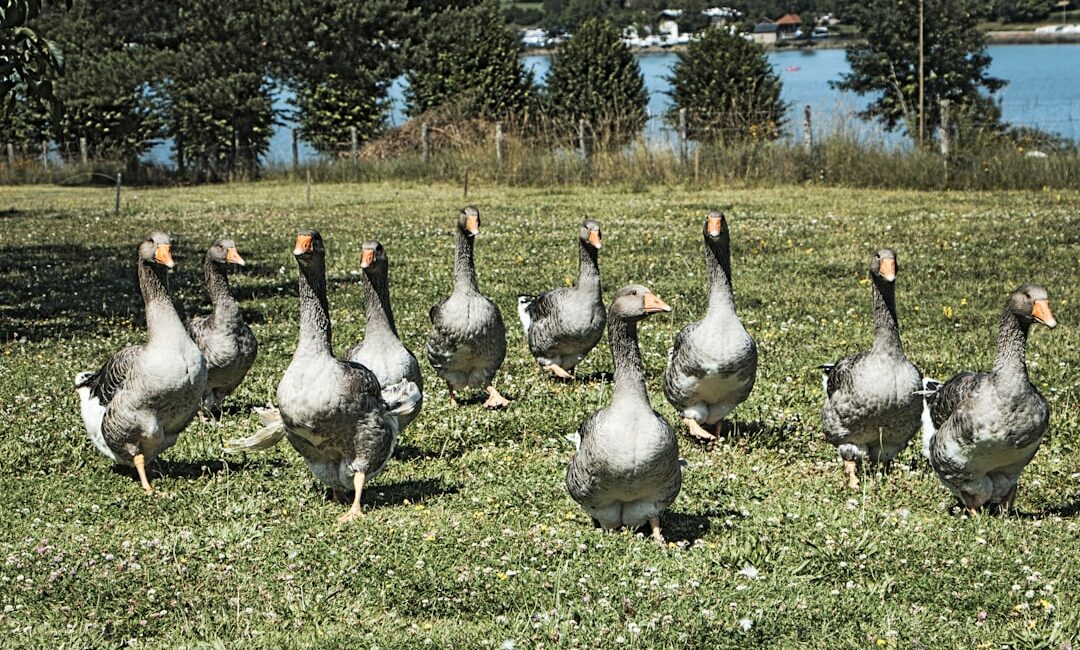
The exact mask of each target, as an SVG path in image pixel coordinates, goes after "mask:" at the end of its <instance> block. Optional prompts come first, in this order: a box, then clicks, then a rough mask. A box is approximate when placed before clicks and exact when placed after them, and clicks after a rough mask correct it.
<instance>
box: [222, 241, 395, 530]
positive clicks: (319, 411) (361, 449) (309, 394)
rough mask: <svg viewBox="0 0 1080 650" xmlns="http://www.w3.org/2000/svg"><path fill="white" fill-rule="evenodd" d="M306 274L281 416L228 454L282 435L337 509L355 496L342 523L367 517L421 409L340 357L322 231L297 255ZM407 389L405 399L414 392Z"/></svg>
mask: <svg viewBox="0 0 1080 650" xmlns="http://www.w3.org/2000/svg"><path fill="white" fill-rule="evenodd" d="M293 255H294V256H295V257H296V263H297V266H299V268H300V338H299V340H298V341H297V344H296V352H295V353H294V354H293V358H292V362H291V363H290V364H289V367H288V369H286V370H285V375H284V376H282V378H281V382H280V383H279V384H278V390H277V409H276V410H271V411H267V412H264V413H263V416H262V419H263V421H264V423H265V424H266V426H264V427H263V428H262V429H260V430H259V431H258V432H257V433H255V435H253V436H251V437H249V438H245V439H241V440H234V441H231V442H230V443H229V444H228V446H227V448H226V451H229V452H237V451H244V450H251V449H265V448H267V447H270V446H272V445H273V444H275V443H276V442H277V441H278V440H280V439H281V437H282V435H285V436H287V437H288V439H289V442H290V443H291V444H292V446H293V447H294V448H295V449H296V450H297V451H298V452H300V455H301V456H303V457H304V461H305V462H306V463H307V466H308V468H310V469H311V472H312V473H313V474H315V476H316V477H317V478H318V479H319V480H320V481H322V482H323V483H325V484H326V485H328V486H329V487H330V489H331V491H332V492H333V496H334V500H335V501H338V502H340V501H342V500H343V499H342V494H343V493H344V492H348V491H350V490H351V491H352V492H353V500H352V507H351V508H350V509H349V511H348V512H346V513H345V514H343V515H342V516H341V517H340V518H339V521H343V522H344V521H349V520H351V519H354V518H356V517H360V516H362V514H363V513H362V511H361V508H360V495H361V492H362V491H363V489H364V485H365V483H366V482H367V481H370V480H371V479H372V478H374V477H375V476H376V475H377V474H378V473H379V472H381V471H382V469H383V467H385V466H386V462H387V461H388V460H389V459H390V455H391V454H392V453H393V451H394V444H395V442H396V439H397V434H398V431H399V429H400V424H399V418H400V417H407V416H408V415H410V414H411V409H413V408H415V407H416V403H415V402H412V401H410V400H409V399H407V398H404V399H401V400H394V401H392V402H387V401H385V400H386V397H384V395H383V394H382V390H381V387H380V386H379V380H378V379H377V378H376V377H375V374H374V373H372V372H371V370H369V369H367V368H365V367H364V366H362V365H360V364H358V363H351V362H347V361H341V360H339V359H337V358H336V357H335V356H334V352H333V342H332V332H331V326H330V310H329V306H328V304H327V299H326V253H325V249H324V247H323V240H322V237H321V236H320V235H319V233H318V232H317V231H315V230H302V231H300V232H299V233H298V234H297V236H296V247H295V248H294V249H293ZM415 390H416V387H415V386H411V387H409V386H404V387H403V390H402V395H403V396H404V395H405V394H406V393H410V394H411V393H412V392H415Z"/></svg>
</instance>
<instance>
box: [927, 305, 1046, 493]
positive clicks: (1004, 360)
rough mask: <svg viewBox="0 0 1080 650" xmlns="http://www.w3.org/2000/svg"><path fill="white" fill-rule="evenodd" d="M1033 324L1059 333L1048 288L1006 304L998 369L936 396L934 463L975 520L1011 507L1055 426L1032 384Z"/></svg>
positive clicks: (960, 380) (968, 375)
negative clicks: (987, 510)
mask: <svg viewBox="0 0 1080 650" xmlns="http://www.w3.org/2000/svg"><path fill="white" fill-rule="evenodd" d="M1032 323H1042V324H1043V325H1045V326H1047V327H1049V328H1051V329H1053V328H1054V327H1056V326H1057V321H1056V320H1055V319H1054V315H1053V313H1052V312H1051V311H1050V301H1049V298H1048V296H1047V293H1046V289H1043V288H1042V287H1039V286H1036V285H1033V284H1025V285H1022V286H1020V287H1018V288H1017V289H1016V291H1015V292H1013V294H1012V295H1011V296H1010V297H1009V301H1008V302H1007V303H1006V304H1005V310H1004V312H1003V313H1002V315H1001V325H1000V328H999V329H998V338H997V357H996V358H995V359H994V367H993V369H992V370H991V371H990V372H988V373H986V372H979V373H976V372H961V373H960V374H958V375H956V376H955V377H953V378H952V379H950V380H949V381H947V382H945V383H944V384H942V385H940V386H939V387H938V388H937V390H936V392H934V393H933V394H932V395H930V396H929V402H930V418H931V420H932V423H933V426H934V427H935V428H936V431H934V430H931V431H930V433H929V437H930V440H929V442H928V444H927V448H928V450H929V456H930V464H931V465H932V466H933V468H934V471H935V472H936V473H937V475H938V478H940V479H941V482H942V483H944V484H945V487H947V488H949V491H951V492H952V493H953V494H954V495H956V497H957V498H958V499H960V501H961V502H962V503H963V504H964V507H965V508H967V509H968V511H969V512H971V513H974V512H975V511H976V510H977V509H978V508H980V507H982V506H984V505H996V506H998V507H999V508H1000V509H1001V510H1002V511H1005V512H1007V511H1008V510H1009V509H1010V508H1012V506H1013V503H1014V502H1015V500H1016V485H1017V482H1018V481H1019V480H1020V473H1021V472H1022V471H1023V469H1024V467H1026V466H1027V464H1028V463H1030V462H1031V459H1032V458H1034V456H1035V452H1036V451H1038V449H1039V444H1040V443H1041V442H1042V438H1043V434H1045V433H1046V427H1047V424H1048V423H1049V421H1050V407H1049V405H1047V403H1046V399H1044V398H1043V396H1042V395H1040V394H1039V391H1038V389H1036V388H1035V386H1033V385H1032V384H1031V381H1030V380H1029V379H1028V373H1027V363H1026V357H1027V337H1028V330H1029V329H1030V327H1031V324H1032Z"/></svg>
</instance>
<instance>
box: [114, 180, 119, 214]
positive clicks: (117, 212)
mask: <svg viewBox="0 0 1080 650" xmlns="http://www.w3.org/2000/svg"><path fill="white" fill-rule="evenodd" d="M120 180H121V174H120V172H116V205H115V206H113V213H114V214H120Z"/></svg>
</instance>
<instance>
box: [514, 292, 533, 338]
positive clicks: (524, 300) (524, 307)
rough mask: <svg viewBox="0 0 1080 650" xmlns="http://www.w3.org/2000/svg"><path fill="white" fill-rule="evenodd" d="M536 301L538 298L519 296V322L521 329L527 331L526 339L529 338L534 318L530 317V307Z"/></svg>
mask: <svg viewBox="0 0 1080 650" xmlns="http://www.w3.org/2000/svg"><path fill="white" fill-rule="evenodd" d="M534 300H536V296H526V295H521V296H518V306H517V311H518V320H520V321H521V328H522V329H523V330H525V338H528V337H529V328H530V327H532V316H529V307H530V306H531V305H532V304H533V301H534Z"/></svg>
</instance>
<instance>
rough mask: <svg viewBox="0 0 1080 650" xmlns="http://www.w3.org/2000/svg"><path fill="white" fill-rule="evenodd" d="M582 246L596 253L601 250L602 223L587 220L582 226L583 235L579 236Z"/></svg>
mask: <svg viewBox="0 0 1080 650" xmlns="http://www.w3.org/2000/svg"><path fill="white" fill-rule="evenodd" d="M578 237H579V238H580V239H581V243H582V245H584V246H586V247H587V248H591V249H593V250H594V251H598V250H600V240H601V236H600V222H598V221H593V220H592V219H586V220H585V221H584V222H582V224H581V234H580V235H578Z"/></svg>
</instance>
